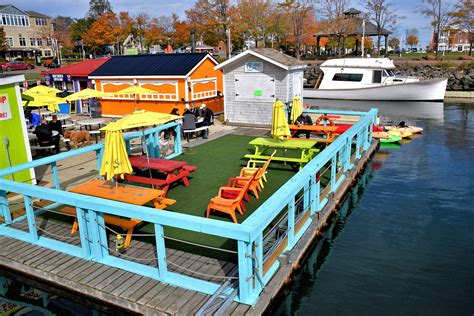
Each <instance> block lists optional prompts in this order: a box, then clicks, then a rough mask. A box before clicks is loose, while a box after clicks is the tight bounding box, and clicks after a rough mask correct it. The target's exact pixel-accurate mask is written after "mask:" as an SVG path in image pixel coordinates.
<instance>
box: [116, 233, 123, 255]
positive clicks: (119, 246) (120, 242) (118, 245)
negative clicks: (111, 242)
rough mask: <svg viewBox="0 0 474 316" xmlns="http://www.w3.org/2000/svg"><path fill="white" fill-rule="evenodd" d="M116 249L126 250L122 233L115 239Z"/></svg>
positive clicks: (118, 250) (119, 251) (119, 250)
mask: <svg viewBox="0 0 474 316" xmlns="http://www.w3.org/2000/svg"><path fill="white" fill-rule="evenodd" d="M115 251H117V252H118V253H124V252H125V243H124V240H123V237H122V235H117V237H116V239H115Z"/></svg>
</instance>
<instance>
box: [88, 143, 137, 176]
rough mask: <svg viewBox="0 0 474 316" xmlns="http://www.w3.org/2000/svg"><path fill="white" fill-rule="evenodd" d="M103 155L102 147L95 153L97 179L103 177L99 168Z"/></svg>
mask: <svg viewBox="0 0 474 316" xmlns="http://www.w3.org/2000/svg"><path fill="white" fill-rule="evenodd" d="M103 153H104V147H102V148H101V149H97V150H96V151H95V159H96V160H97V171H98V172H99V179H103V177H102V176H101V175H100V167H101V166H102V158H103V157H104V155H103ZM129 154H130V153H129Z"/></svg>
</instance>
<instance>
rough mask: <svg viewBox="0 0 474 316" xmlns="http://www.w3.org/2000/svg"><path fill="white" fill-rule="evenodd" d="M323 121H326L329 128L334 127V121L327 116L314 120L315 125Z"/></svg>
mask: <svg viewBox="0 0 474 316" xmlns="http://www.w3.org/2000/svg"><path fill="white" fill-rule="evenodd" d="M323 120H326V121H327V122H328V125H329V126H334V121H333V120H332V119H331V118H330V117H329V116H327V115H326V114H323V115H321V116H320V117H318V119H317V120H316V123H315V125H319V123H321V121H323Z"/></svg>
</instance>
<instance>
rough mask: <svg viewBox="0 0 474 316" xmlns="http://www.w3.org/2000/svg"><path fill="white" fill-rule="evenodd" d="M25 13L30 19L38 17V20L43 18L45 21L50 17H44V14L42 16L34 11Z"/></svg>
mask: <svg viewBox="0 0 474 316" xmlns="http://www.w3.org/2000/svg"><path fill="white" fill-rule="evenodd" d="M25 12H26V13H28V15H29V16H31V17H38V18H45V19H50V18H51V17H49V16H47V15H45V14H42V13H38V12H36V11H25Z"/></svg>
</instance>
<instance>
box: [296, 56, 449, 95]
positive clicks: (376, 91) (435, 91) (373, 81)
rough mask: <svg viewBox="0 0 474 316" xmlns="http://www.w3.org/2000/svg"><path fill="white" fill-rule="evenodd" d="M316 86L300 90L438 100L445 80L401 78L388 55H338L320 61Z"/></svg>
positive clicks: (328, 93)
mask: <svg viewBox="0 0 474 316" xmlns="http://www.w3.org/2000/svg"><path fill="white" fill-rule="evenodd" d="M320 68H321V73H320V75H319V77H318V79H317V82H316V85H315V88H313V89H307V88H305V89H304V90H303V97H304V98H309V99H338V100H377V101H440V100H443V99H444V94H445V91H446V85H447V83H448V80H447V79H442V78H441V79H430V80H422V79H420V78H418V77H400V76H396V75H395V73H394V72H393V69H395V65H394V64H393V61H392V60H390V59H388V58H340V59H331V60H327V61H325V62H324V63H322V64H321V66H320Z"/></svg>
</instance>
